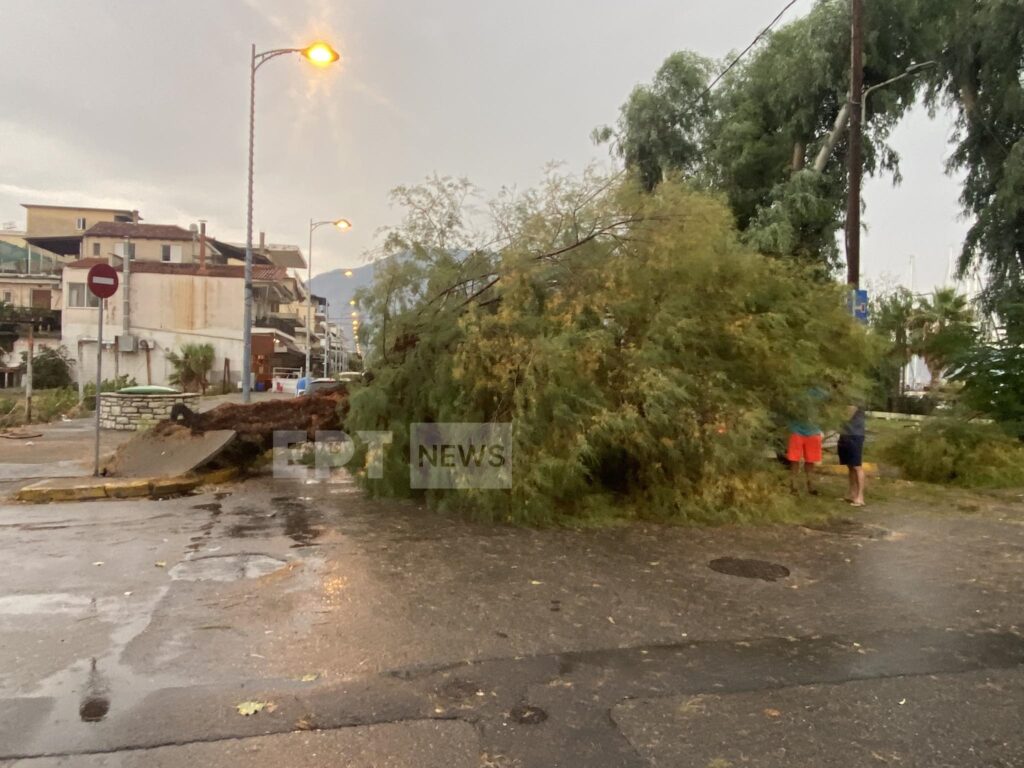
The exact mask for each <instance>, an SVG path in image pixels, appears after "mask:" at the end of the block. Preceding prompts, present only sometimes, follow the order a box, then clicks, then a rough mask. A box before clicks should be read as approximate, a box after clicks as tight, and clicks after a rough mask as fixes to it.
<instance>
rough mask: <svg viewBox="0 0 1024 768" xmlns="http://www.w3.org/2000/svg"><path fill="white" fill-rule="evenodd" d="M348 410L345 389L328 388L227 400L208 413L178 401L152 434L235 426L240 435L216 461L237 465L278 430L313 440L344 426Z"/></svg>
mask: <svg viewBox="0 0 1024 768" xmlns="http://www.w3.org/2000/svg"><path fill="white" fill-rule="evenodd" d="M347 412H348V394H347V393H346V392H325V393H323V394H314V395H310V396H307V397H296V398H294V399H290V400H270V401H266V402H260V403H249V404H247V405H241V404H236V403H224V404H223V405H218V406H217V407H216V408H213V409H212V410H210V411H207V412H205V413H199V412H197V411H193V410H191V409H190V408H189V407H188V406H186V405H182V404H177V405H175V406H174V408H173V409H172V410H171V418H170V419H168V420H166V421H161V422H160V423H158V424H157V425H156V426H155V427H154V428H153V434H154V435H156V436H167V437H170V436H172V435H175V434H180V433H181V431H182V429H184V428H187V429H189V430H191V432H192V434H201V433H203V432H209V431H211V430H220V429H231V430H234V431H235V432H236V433H237V435H238V439H237V440H235V441H234V442H233V443H232V444H231V445H230V446H229V447H228V448H227V449H225V451H224V452H223V453H222V454H221V455H220V456H219V457H218V460H217V462H216V463H217V464H226V465H238V464H245V463H248V462H249V461H252V460H253V459H255V458H256V457H257V456H259V455H260V454H261V453H263V452H264V451H266V450H268V449H270V448H272V447H273V445H274V433H275V432H280V431H288V432H304V433H305V434H306V439H308V440H313V439H314V437H315V435H316V432H318V431H323V430H335V429H341V427H342V425H343V423H344V418H345V414H346V413H347Z"/></svg>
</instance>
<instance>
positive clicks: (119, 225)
mask: <svg viewBox="0 0 1024 768" xmlns="http://www.w3.org/2000/svg"><path fill="white" fill-rule="evenodd" d="M85 236H86V237H130V238H132V239H133V240H191V239H192V233H191V232H189V231H188V230H187V229H182V228H181V227H179V226H177V225H176V224H131V223H129V222H120V221H100V222H97V223H96V224H93V225H92V226H91V227H89V228H88V229H87V230H85Z"/></svg>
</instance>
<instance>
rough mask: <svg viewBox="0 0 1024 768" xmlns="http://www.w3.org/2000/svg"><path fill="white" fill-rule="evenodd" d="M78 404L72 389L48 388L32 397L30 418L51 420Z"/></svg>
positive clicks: (76, 393) (76, 396)
mask: <svg viewBox="0 0 1024 768" xmlns="http://www.w3.org/2000/svg"><path fill="white" fill-rule="evenodd" d="M77 405H78V392H76V391H75V390H74V389H50V390H46V391H44V392H39V393H38V394H36V395H34V396H33V398H32V420H33V421H53V420H54V419H56V418H57V417H59V416H62V415H63V414H65V413H67V412H68V411H70V410H72V409H73V408H74V407H75V406H77Z"/></svg>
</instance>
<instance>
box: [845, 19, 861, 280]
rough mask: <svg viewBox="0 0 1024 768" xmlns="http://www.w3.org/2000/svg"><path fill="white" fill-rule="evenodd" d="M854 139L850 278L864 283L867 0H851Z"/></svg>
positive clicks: (848, 252) (848, 244)
mask: <svg viewBox="0 0 1024 768" xmlns="http://www.w3.org/2000/svg"><path fill="white" fill-rule="evenodd" d="M850 14H851V19H850V130H849V131H848V134H849V140H850V152H849V158H848V159H849V174H848V176H849V184H850V191H849V197H848V199H847V205H846V282H847V284H848V285H849V287H850V290H851V291H855V290H857V289H858V288H859V287H860V186H861V176H862V175H863V157H862V149H861V141H862V134H861V130H862V129H861V123H862V121H863V119H864V115H863V106H864V102H863V99H862V96H861V95H862V94H863V93H864V0H850Z"/></svg>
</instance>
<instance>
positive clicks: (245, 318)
mask: <svg viewBox="0 0 1024 768" xmlns="http://www.w3.org/2000/svg"><path fill="white" fill-rule="evenodd" d="M255 138H256V44H255V43H253V44H252V56H251V58H250V60H249V188H248V200H247V204H246V209H245V288H244V291H245V295H244V302H245V310H244V312H243V313H242V402H243V403H248V402H249V379H250V377H251V371H252V177H253V142H254V141H255Z"/></svg>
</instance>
